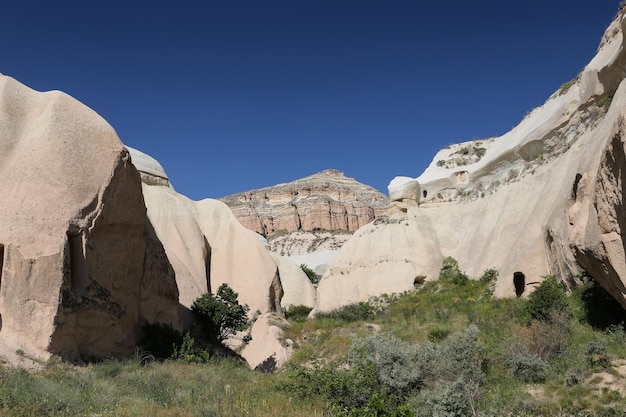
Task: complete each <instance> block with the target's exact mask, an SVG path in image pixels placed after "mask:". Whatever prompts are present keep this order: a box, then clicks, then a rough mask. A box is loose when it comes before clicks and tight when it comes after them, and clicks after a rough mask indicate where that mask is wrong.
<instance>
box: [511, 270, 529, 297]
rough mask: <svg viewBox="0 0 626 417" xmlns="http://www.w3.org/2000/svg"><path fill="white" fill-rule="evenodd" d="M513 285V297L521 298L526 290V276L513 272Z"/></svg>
mask: <svg viewBox="0 0 626 417" xmlns="http://www.w3.org/2000/svg"><path fill="white" fill-rule="evenodd" d="M513 285H514V286H515V295H516V296H518V297H521V295H522V294H524V290H526V275H524V273H523V272H514V273H513Z"/></svg>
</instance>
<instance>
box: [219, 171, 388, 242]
mask: <svg viewBox="0 0 626 417" xmlns="http://www.w3.org/2000/svg"><path fill="white" fill-rule="evenodd" d="M221 200H222V201H224V202H225V203H226V204H227V205H228V206H229V207H230V208H231V210H232V212H233V214H234V215H235V217H237V220H239V222H240V223H241V224H242V225H243V226H245V227H246V228H248V229H250V230H254V231H256V232H259V233H263V234H265V235H269V234H271V233H273V232H275V231H278V230H285V231H288V232H294V231H298V230H304V231H307V230H308V231H310V230H313V229H318V228H319V229H327V230H349V231H355V230H357V229H358V228H360V227H361V226H363V225H365V224H367V223H369V222H371V221H372V220H374V219H375V218H376V217H377V216H378V215H380V214H382V213H384V211H385V210H386V209H387V206H388V204H389V199H388V198H387V196H385V195H384V194H382V193H381V192H379V191H378V190H376V189H374V188H372V187H370V186H367V185H364V184H361V183H359V182H357V181H356V180H354V179H353V178H348V177H346V176H345V175H344V174H343V173H342V172H340V171H337V170H334V169H327V170H325V171H322V172H319V173H317V174H314V175H311V176H308V177H305V178H301V179H299V180H295V181H292V182H289V183H286V184H278V185H275V186H272V187H267V188H262V189H258V190H252V191H247V192H244V193H238V194H233V195H230V196H227V197H224V198H222V199H221Z"/></svg>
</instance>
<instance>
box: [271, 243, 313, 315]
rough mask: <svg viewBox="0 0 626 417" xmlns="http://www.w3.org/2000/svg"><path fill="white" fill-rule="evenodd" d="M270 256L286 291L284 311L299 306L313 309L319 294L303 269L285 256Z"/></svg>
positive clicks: (283, 301)
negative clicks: (276, 266)
mask: <svg viewBox="0 0 626 417" xmlns="http://www.w3.org/2000/svg"><path fill="white" fill-rule="evenodd" d="M270 254H271V255H272V258H273V259H274V262H276V265H278V271H279V274H280V282H281V284H282V286H283V290H284V291H285V294H284V295H283V298H282V300H281V303H280V305H281V307H282V308H283V310H288V309H289V307H291V306H299V305H304V306H307V307H311V308H313V307H314V306H315V301H316V296H317V292H316V291H315V287H314V286H313V284H311V281H310V280H309V277H307V275H306V274H305V273H304V271H303V270H302V268H300V266H299V265H296V264H295V263H293V262H292V261H290V260H289V259H287V258H285V257H283V256H280V255H277V254H275V253H271V252H270Z"/></svg>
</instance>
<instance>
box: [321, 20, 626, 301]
mask: <svg viewBox="0 0 626 417" xmlns="http://www.w3.org/2000/svg"><path fill="white" fill-rule="evenodd" d="M623 14H624V10H622V11H620V14H619V15H618V16H617V17H616V19H615V21H614V22H613V23H611V25H610V26H609V28H608V29H607V31H606V33H605V35H604V38H603V40H602V44H601V46H600V48H599V49H598V52H597V55H596V56H595V57H594V58H593V59H592V60H591V62H590V63H589V64H588V65H587V66H586V67H585V68H584V70H583V71H582V72H581V74H580V75H579V76H578V77H577V78H576V79H574V80H572V81H571V82H570V83H566V84H565V85H564V86H563V87H562V88H561V89H560V90H559V91H557V92H556V93H554V94H553V95H552V96H551V97H550V98H549V99H548V100H547V101H546V103H545V104H544V105H543V106H541V107H539V108H537V109H535V110H533V111H532V112H531V113H530V114H529V115H528V116H527V117H526V118H524V120H522V122H521V123H520V124H519V125H518V126H517V127H515V128H514V129H513V130H511V131H510V132H509V133H507V134H505V135H503V136H502V137H499V138H490V139H486V140H480V141H473V142H466V143H462V144H459V145H453V146H450V147H447V148H445V149H443V150H442V151H440V152H439V153H438V154H437V155H436V156H435V158H434V159H433V162H432V163H431V165H430V166H429V167H428V168H427V169H426V171H425V172H424V173H423V174H422V175H420V176H419V177H418V178H416V179H415V181H416V182H417V184H415V182H413V181H411V178H407V177H399V178H396V179H394V180H393V181H392V182H391V183H390V186H389V192H390V195H392V196H393V198H392V200H397V201H395V202H392V203H391V205H390V208H389V210H388V212H387V213H386V215H384V216H381V217H379V218H377V220H376V221H374V222H373V223H371V224H368V225H366V226H365V227H363V228H361V229H359V230H358V231H357V232H356V233H355V234H354V236H353V238H352V239H351V240H350V241H348V242H347V243H346V244H345V245H344V247H343V248H342V249H341V251H340V253H339V254H338V256H337V258H336V260H335V262H334V263H333V265H332V266H331V268H330V269H329V270H328V272H327V273H326V274H325V275H324V277H323V278H322V281H321V282H320V285H319V287H318V304H317V306H316V310H315V311H324V310H331V309H334V308H337V307H339V306H341V305H345V304H348V303H353V302H357V301H362V300H366V299H367V298H368V297H370V296H373V295H379V294H382V293H384V292H386V293H391V292H400V291H405V290H408V289H411V288H412V287H413V286H414V284H415V283H416V282H421V281H422V280H424V279H427V280H433V279H437V277H438V271H439V269H440V267H441V262H442V259H443V258H444V257H446V256H452V257H454V258H456V259H457V260H458V261H459V265H460V267H461V268H462V269H463V270H465V271H466V272H468V273H469V274H470V275H472V276H480V274H481V273H482V272H483V271H484V270H486V269H488V268H496V269H497V270H498V271H499V272H500V278H499V280H498V282H497V285H496V295H499V296H514V295H515V294H516V289H515V279H514V278H515V277H516V278H517V282H518V284H520V283H523V284H522V285H520V287H522V288H518V290H517V292H518V293H520V292H523V291H525V293H526V294H527V293H528V292H529V291H530V290H532V288H533V287H534V285H536V284H538V283H540V282H541V281H542V279H543V277H544V276H545V275H547V274H555V275H558V276H559V277H560V278H561V279H562V280H563V281H564V282H565V283H566V284H568V285H574V284H576V282H577V280H578V279H579V278H578V277H580V275H581V274H584V273H587V274H589V275H591V276H592V277H593V278H595V279H596V280H598V281H599V282H600V283H601V284H602V285H603V286H604V288H606V289H607V290H608V291H609V292H610V293H611V294H612V295H613V296H614V297H615V298H616V299H617V300H618V301H620V302H621V303H622V305H623V306H624V307H625V308H626V298H625V297H626V290H625V283H626V255H625V251H624V248H625V247H626V241H625V238H624V234H623V232H624V226H626V220H625V219H626V216H625V215H624V211H625V210H626V205H625V204H624V188H623V187H624V185H623V184H624V183H625V182H624V180H626V177H624V171H625V170H626V152H625V150H624V149H625V143H626V141H625V128H624V126H625V124H626V122H625V120H626V84H625V83H624V76H625V74H626V52H625V51H624V19H623ZM416 190H419V192H416ZM416 194H417V197H416V198H410V197H411V196H413V195H416Z"/></svg>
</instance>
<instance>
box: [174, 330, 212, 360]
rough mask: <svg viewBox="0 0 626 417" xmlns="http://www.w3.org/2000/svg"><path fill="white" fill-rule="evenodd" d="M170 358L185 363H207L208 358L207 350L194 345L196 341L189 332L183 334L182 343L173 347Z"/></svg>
mask: <svg viewBox="0 0 626 417" xmlns="http://www.w3.org/2000/svg"><path fill="white" fill-rule="evenodd" d="M172 359H176V360H179V361H182V362H185V363H207V362H208V361H209V359H210V355H209V352H207V351H206V350H204V349H201V348H199V347H197V346H196V341H195V339H194V338H193V337H191V335H190V334H189V332H187V333H185V335H184V336H183V340H182V343H181V344H180V345H177V346H175V347H174V352H172Z"/></svg>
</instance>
